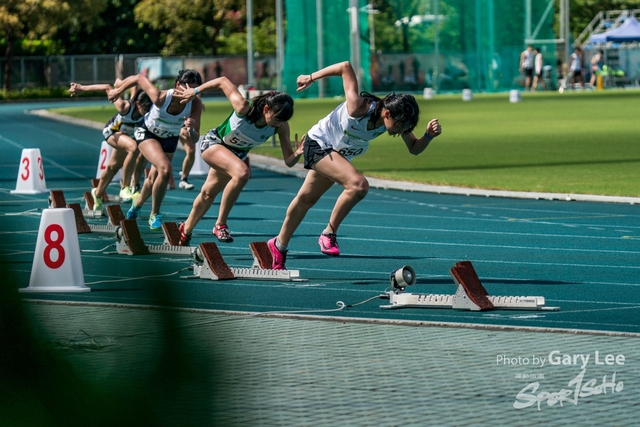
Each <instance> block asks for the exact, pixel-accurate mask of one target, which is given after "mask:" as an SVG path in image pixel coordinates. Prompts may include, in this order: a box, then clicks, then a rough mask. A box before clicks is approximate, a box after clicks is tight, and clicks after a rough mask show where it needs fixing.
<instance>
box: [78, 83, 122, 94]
mask: <svg viewBox="0 0 640 427" xmlns="http://www.w3.org/2000/svg"><path fill="white" fill-rule="evenodd" d="M111 89H113V87H111V85H109V84H95V85H81V84H80V83H73V82H72V83H71V85H70V86H69V93H70V94H71V96H74V95H76V94H78V93H80V92H93V91H96V92H98V91H105V92H107V93H109V91H110V90H111Z"/></svg>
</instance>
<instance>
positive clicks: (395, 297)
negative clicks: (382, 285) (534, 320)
mask: <svg viewBox="0 0 640 427" xmlns="http://www.w3.org/2000/svg"><path fill="white" fill-rule="evenodd" d="M449 272H450V274H451V277H452V278H453V281H454V282H455V283H456V284H457V285H458V288H457V290H456V293H455V294H453V295H444V294H415V293H410V292H404V289H394V290H392V291H389V292H387V296H388V297H389V305H382V306H380V308H386V309H395V308H409V307H411V308H453V309H456V310H471V311H481V310H483V311H484V310H493V309H496V308H497V309H511V310H546V311H556V310H559V309H560V308H559V307H547V306H545V299H544V297H511V296H490V295H489V294H488V292H487V290H486V289H485V288H484V286H483V285H482V283H481V282H480V279H479V278H478V275H477V274H476V271H475V269H474V268H473V265H472V264H471V261H460V262H458V263H456V264H455V265H454V266H453V267H452V268H451V270H450V271H449Z"/></svg>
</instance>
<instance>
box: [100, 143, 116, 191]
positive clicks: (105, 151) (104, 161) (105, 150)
mask: <svg viewBox="0 0 640 427" xmlns="http://www.w3.org/2000/svg"><path fill="white" fill-rule="evenodd" d="M113 150H114V148H113V147H112V146H110V145H109V143H108V142H107V141H104V140H103V141H102V145H101V146H100V156H99V157H98V170H97V171H96V178H98V179H100V178H102V174H103V173H104V171H105V170H106V169H107V165H109V160H110V159H111V154H112V153H113ZM121 179H122V168H120V169H119V170H118V172H116V174H115V175H114V177H113V179H112V180H111V182H114V181H120V180H121Z"/></svg>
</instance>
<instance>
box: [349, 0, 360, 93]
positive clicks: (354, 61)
mask: <svg viewBox="0 0 640 427" xmlns="http://www.w3.org/2000/svg"><path fill="white" fill-rule="evenodd" d="M348 11H349V18H350V22H351V25H350V28H351V65H352V66H353V69H354V71H355V72H356V78H357V79H358V87H362V70H361V69H360V68H361V65H360V24H359V22H358V21H359V19H358V12H359V10H358V0H349V9H348Z"/></svg>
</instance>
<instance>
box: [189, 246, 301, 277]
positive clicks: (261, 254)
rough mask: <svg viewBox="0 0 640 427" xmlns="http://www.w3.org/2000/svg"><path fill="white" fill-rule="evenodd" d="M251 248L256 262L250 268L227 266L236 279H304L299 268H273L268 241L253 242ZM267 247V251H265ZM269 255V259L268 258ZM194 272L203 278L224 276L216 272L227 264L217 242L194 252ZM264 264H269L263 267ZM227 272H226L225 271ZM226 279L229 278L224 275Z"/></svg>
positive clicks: (199, 247)
mask: <svg viewBox="0 0 640 427" xmlns="http://www.w3.org/2000/svg"><path fill="white" fill-rule="evenodd" d="M249 248H250V249H251V252H252V253H253V258H254V264H253V266H252V267H250V268H233V267H227V268H228V269H229V271H230V272H231V274H232V275H233V277H230V278H235V279H252V280H280V281H302V280H304V279H301V278H300V271H298V270H273V269H272V268H271V253H270V252H269V248H268V247H267V244H266V242H252V243H251V244H249ZM264 249H266V253H265V251H264ZM267 255H268V259H267ZM194 259H195V263H194V265H193V274H194V276H196V277H199V278H201V279H212V280H220V279H221V278H222V277H223V276H220V275H218V273H216V269H217V268H222V267H221V266H222V265H223V264H224V265H225V266H226V265H227V264H226V262H225V261H224V259H223V258H222V255H221V254H220V251H219V250H218V247H217V246H216V244H215V243H213V242H211V243H202V244H200V246H198V248H197V249H196V251H195V253H194ZM267 261H268V262H267ZM262 265H265V266H268V268H263V267H262ZM225 274H226V273H225ZM224 278H225V279H227V278H229V277H226V276H224Z"/></svg>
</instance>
